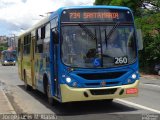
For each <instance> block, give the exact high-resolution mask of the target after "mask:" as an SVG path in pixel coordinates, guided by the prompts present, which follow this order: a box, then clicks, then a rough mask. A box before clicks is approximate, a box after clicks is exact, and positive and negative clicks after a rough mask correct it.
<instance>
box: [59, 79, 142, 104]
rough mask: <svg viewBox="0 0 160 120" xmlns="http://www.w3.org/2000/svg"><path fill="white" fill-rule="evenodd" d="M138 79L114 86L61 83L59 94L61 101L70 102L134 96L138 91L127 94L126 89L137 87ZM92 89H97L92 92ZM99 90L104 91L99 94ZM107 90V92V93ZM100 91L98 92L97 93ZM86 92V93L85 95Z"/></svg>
mask: <svg viewBox="0 0 160 120" xmlns="http://www.w3.org/2000/svg"><path fill="white" fill-rule="evenodd" d="M138 84H139V80H136V81H135V83H133V84H129V85H122V86H114V87H101V88H72V87H69V86H68V85H66V84H61V85H60V88H61V96H62V102H72V101H88V100H104V99H114V98H123V97H135V96H137V95H138V92H136V93H134V94H133V93H132V94H127V93H126V90H127V89H129V88H137V89H138ZM94 91H97V92H98V94H96V92H95V93H94ZM101 91H103V92H104V91H106V92H105V93H104V94H101V93H100V92H101ZM107 91H108V92H109V94H107ZM99 93H100V94H99ZM86 94H87V95H86Z"/></svg>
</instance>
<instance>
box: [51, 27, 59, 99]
mask: <svg viewBox="0 0 160 120" xmlns="http://www.w3.org/2000/svg"><path fill="white" fill-rule="evenodd" d="M54 32H55V29H52V36H53V59H52V60H53V70H54V71H53V78H54V81H53V86H54V88H53V89H54V95H55V96H56V97H58V95H59V85H58V44H57V43H56V42H55V39H56V37H55V33H54Z"/></svg>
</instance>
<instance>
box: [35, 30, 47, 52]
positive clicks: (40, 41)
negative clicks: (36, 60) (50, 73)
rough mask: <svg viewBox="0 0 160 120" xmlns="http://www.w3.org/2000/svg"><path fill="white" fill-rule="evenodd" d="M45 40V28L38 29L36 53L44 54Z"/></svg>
mask: <svg viewBox="0 0 160 120" xmlns="http://www.w3.org/2000/svg"><path fill="white" fill-rule="evenodd" d="M44 38H45V28H44V27H42V28H38V29H37V31H36V53H43V39H44Z"/></svg>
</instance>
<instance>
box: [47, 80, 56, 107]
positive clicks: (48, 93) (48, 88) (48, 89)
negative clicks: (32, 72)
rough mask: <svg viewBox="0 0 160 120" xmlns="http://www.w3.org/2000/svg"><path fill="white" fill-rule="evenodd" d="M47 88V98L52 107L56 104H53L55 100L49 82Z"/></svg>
mask: <svg viewBox="0 0 160 120" xmlns="http://www.w3.org/2000/svg"><path fill="white" fill-rule="evenodd" d="M46 85H47V86H46V87H45V88H46V90H45V91H46V96H47V100H48V103H49V104H50V105H53V104H54V103H53V98H52V97H51V92H50V91H51V90H50V85H49V83H48V82H47V84H46Z"/></svg>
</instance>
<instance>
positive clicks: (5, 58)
mask: <svg viewBox="0 0 160 120" xmlns="http://www.w3.org/2000/svg"><path fill="white" fill-rule="evenodd" d="M16 59H17V55H16V50H3V51H2V52H1V64H2V66H5V65H14V66H15V65H16Z"/></svg>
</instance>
